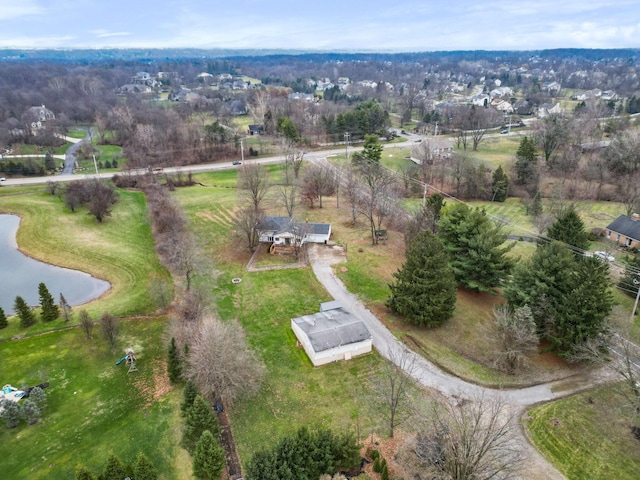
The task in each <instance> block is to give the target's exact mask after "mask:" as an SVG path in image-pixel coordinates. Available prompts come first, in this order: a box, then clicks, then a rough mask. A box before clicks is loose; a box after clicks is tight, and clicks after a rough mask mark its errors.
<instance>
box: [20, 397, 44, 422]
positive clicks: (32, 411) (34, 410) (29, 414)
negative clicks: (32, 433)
mask: <svg viewBox="0 0 640 480" xmlns="http://www.w3.org/2000/svg"><path fill="white" fill-rule="evenodd" d="M20 410H21V412H20V414H21V417H22V418H23V419H24V420H25V421H26V422H27V423H28V424H29V425H34V424H36V423H38V420H40V415H41V412H40V409H39V408H38V405H36V403H35V402H34V401H32V400H29V399H26V400H25V401H24V402H22V406H21V409H20Z"/></svg>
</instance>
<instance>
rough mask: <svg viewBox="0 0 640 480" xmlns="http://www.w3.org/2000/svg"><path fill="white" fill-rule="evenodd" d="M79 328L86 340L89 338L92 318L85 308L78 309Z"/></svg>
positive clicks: (91, 332)
mask: <svg viewBox="0 0 640 480" xmlns="http://www.w3.org/2000/svg"><path fill="white" fill-rule="evenodd" d="M80 328H81V329H82V331H83V332H84V336H85V337H87V340H91V336H92V334H93V320H91V317H90V316H89V312H87V311H86V310H80Z"/></svg>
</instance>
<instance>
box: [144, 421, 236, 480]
mask: <svg viewBox="0 0 640 480" xmlns="http://www.w3.org/2000/svg"><path fill="white" fill-rule="evenodd" d="M223 467H224V450H223V449H222V447H221V446H220V444H219V443H218V441H217V440H216V438H214V436H213V434H212V433H211V432H210V431H209V430H205V431H204V432H202V435H201V436H200V438H199V439H198V442H197V443H196V447H195V452H194V454H193V476H194V477H196V478H198V479H200V480H214V479H216V478H218V477H219V476H220V473H221V472H222V469H223ZM136 480H138V477H136Z"/></svg>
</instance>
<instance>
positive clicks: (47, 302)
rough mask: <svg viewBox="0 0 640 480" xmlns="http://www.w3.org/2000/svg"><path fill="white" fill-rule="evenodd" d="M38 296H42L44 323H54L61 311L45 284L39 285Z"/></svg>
mask: <svg viewBox="0 0 640 480" xmlns="http://www.w3.org/2000/svg"><path fill="white" fill-rule="evenodd" d="M38 294H39V295H40V308H41V312H40V318H41V319H42V321H43V322H52V321H54V320H55V319H56V318H58V316H59V315H60V310H59V309H58V306H57V305H56V304H55V302H54V300H53V297H52V296H51V293H49V289H47V286H46V285H45V284H44V283H40V284H39V285H38Z"/></svg>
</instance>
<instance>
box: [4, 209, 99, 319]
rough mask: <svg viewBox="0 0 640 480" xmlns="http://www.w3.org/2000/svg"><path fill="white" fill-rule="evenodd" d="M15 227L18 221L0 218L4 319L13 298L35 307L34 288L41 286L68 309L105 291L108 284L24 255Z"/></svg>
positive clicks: (17, 218)
mask: <svg viewBox="0 0 640 480" xmlns="http://www.w3.org/2000/svg"><path fill="white" fill-rule="evenodd" d="M19 225H20V217H18V216H16V215H0V307H2V308H3V309H4V312H5V313H6V314H7V315H10V314H13V304H14V302H15V299H16V297H17V296H21V297H22V298H24V300H25V301H26V302H27V304H28V305H32V306H36V305H39V304H40V297H39V295H38V285H39V284H40V283H41V282H44V284H45V285H46V286H47V289H48V290H49V292H50V293H51V295H52V296H53V299H54V301H55V302H56V304H58V303H59V302H60V293H62V294H63V295H64V298H65V299H66V300H67V302H68V303H69V305H71V306H76V305H81V304H83V303H86V302H88V301H90V300H93V299H95V298H98V297H99V296H100V295H102V294H103V293H104V292H106V291H107V290H109V287H110V284H109V282H105V281H104V280H100V279H98V278H94V277H92V276H91V275H89V274H88V273H84V272H79V271H77V270H70V269H68V268H62V267H56V266H54V265H49V264H47V263H42V262H39V261H37V260H34V259H33V258H30V257H27V256H26V255H24V254H23V253H22V252H20V250H18V244H17V242H16V232H17V231H18V226H19Z"/></svg>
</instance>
